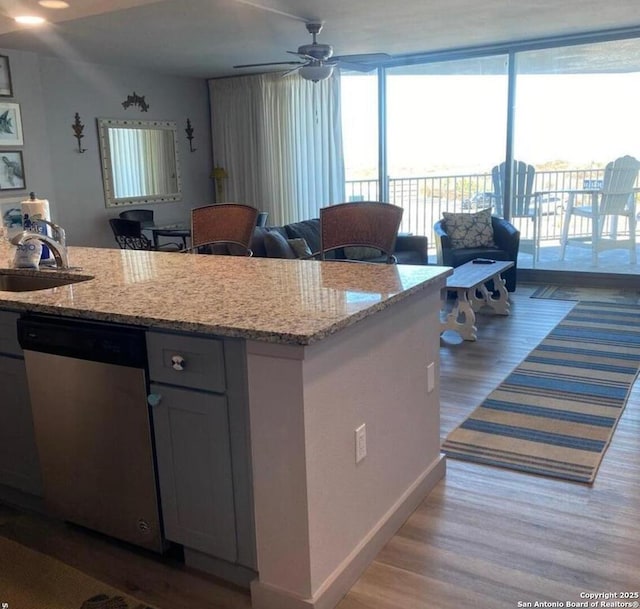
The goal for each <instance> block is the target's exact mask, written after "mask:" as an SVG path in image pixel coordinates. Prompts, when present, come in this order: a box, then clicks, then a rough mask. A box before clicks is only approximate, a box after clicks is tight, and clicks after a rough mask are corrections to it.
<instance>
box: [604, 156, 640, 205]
mask: <svg viewBox="0 0 640 609" xmlns="http://www.w3.org/2000/svg"><path fill="white" fill-rule="evenodd" d="M639 170H640V161H638V160H637V159H635V158H634V157H632V156H628V155H627V156H622V157H620V158H617V159H616V160H615V161H612V162H611V163H608V164H607V166H606V167H605V169H604V179H603V180H602V190H601V194H602V196H601V198H600V214H601V215H615V214H624V213H625V212H626V211H628V210H629V205H630V203H631V202H632V201H633V188H634V186H635V183H636V180H637V179H638V171H639Z"/></svg>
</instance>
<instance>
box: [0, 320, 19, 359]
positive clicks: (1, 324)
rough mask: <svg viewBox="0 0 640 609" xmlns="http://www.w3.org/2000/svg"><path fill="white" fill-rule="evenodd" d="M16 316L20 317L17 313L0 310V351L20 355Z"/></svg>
mask: <svg viewBox="0 0 640 609" xmlns="http://www.w3.org/2000/svg"><path fill="white" fill-rule="evenodd" d="M18 317H20V315H19V314H18V313H11V312H9V311H0V353H5V354H8V355H20V356H22V347H20V343H18V329H17V327H16V321H17V319H18Z"/></svg>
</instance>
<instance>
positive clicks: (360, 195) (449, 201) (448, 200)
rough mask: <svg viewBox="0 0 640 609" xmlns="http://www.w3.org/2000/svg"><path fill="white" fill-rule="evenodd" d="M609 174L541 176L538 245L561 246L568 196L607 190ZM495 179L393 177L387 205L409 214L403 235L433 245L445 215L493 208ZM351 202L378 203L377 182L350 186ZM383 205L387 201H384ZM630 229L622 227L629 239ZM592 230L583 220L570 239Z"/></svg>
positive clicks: (527, 229) (528, 232)
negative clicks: (437, 226)
mask: <svg viewBox="0 0 640 609" xmlns="http://www.w3.org/2000/svg"><path fill="white" fill-rule="evenodd" d="M603 174H604V170H602V169H592V170H566V171H538V172H536V181H535V184H534V191H535V192H538V193H541V194H540V196H539V197H538V213H539V224H538V240H539V245H540V247H544V245H545V243H548V244H549V245H552V244H557V243H558V242H559V240H560V236H561V233H562V223H563V220H564V210H565V208H566V204H567V198H568V195H567V191H570V190H582V189H585V188H598V187H599V186H601V185H602V178H603ZM492 191H493V187H492V182H491V174H469V175H449V176H423V177H415V178H389V198H388V202H389V203H393V204H394V205H398V206H399V207H402V208H403V209H404V215H403V218H402V225H401V231H405V232H410V233H413V234H416V235H427V236H428V237H429V244H430V246H433V244H434V243H435V236H434V234H433V225H434V224H435V222H437V221H438V220H440V219H441V218H442V212H444V211H449V212H462V211H474V210H479V209H483V208H486V207H489V206H491V205H492V203H493V199H492V197H491V196H490V194H491V193H492ZM346 195H347V200H348V201H377V200H380V199H379V197H378V181H377V180H354V181H348V182H347V183H346ZM383 200H385V198H384V197H383ZM518 220H520V221H519V222H516V219H514V223H517V225H518V228H519V229H520V231H521V233H522V237H523V238H526V237H527V236H529V237H530V236H532V234H533V225H532V223H531V222H530V221H527V220H525V221H524V222H522V221H521V220H522V219H518ZM625 230H628V229H627V228H626V227H625V226H619V227H618V233H620V234H624V232H625ZM590 231H591V227H590V224H589V220H588V219H585V218H579V219H578V221H576V222H573V223H572V225H571V232H570V236H572V237H587V236H588V235H590V234H591V233H590Z"/></svg>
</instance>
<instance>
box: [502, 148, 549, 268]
mask: <svg viewBox="0 0 640 609" xmlns="http://www.w3.org/2000/svg"><path fill="white" fill-rule="evenodd" d="M506 167H507V164H506V163H500V165H496V166H495V167H493V169H492V170H491V180H492V183H493V194H492V197H493V199H494V209H495V213H496V214H497V215H498V216H503V215H504V209H503V207H504V193H505V183H506ZM535 178H536V169H535V167H534V166H533V165H528V164H527V163H524V162H522V161H513V166H512V171H511V179H510V183H511V189H510V190H511V196H510V197H509V220H510V221H511V222H512V223H513V224H514V225H515V226H516V227H517V228H518V230H519V231H520V233H521V236H520V251H522V252H525V253H528V254H531V255H532V256H533V257H534V258H535V259H536V260H537V259H538V240H539V238H540V236H539V235H540V230H539V228H540V214H539V209H538V201H539V198H540V193H537V192H534V190H533V188H534V185H535Z"/></svg>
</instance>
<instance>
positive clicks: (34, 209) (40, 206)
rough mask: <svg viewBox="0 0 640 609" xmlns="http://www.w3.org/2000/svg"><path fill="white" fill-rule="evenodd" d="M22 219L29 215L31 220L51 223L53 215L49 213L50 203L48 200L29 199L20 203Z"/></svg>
mask: <svg viewBox="0 0 640 609" xmlns="http://www.w3.org/2000/svg"><path fill="white" fill-rule="evenodd" d="M20 209H21V211H22V218H23V219H24V217H25V215H27V214H28V215H29V218H30V219H31V220H35V219H36V218H42V219H43V220H49V221H51V213H50V212H49V201H47V199H27V200H26V201H22V203H20Z"/></svg>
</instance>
